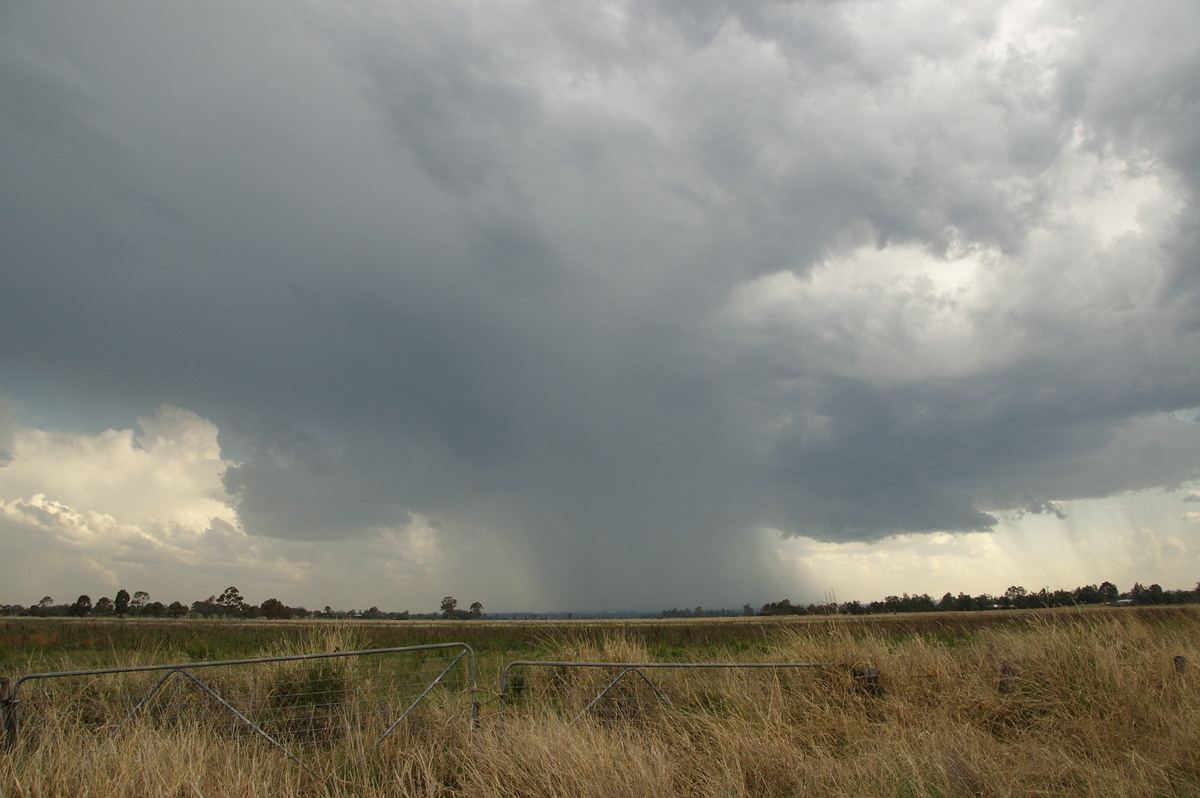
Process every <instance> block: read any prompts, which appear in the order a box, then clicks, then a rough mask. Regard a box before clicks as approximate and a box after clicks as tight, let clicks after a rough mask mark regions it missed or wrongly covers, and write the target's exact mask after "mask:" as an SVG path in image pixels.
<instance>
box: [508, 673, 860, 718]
mask: <svg viewBox="0 0 1200 798" xmlns="http://www.w3.org/2000/svg"><path fill="white" fill-rule="evenodd" d="M878 675H879V672H878V671H877V670H874V669H870V668H854V667H850V666H847V665H845V664H837V663H827V662H819V663H818V662H788V663H663V662H642V663H634V662H546V661H520V662H512V663H509V664H508V666H507V667H505V669H504V672H503V675H502V677H501V698H500V716H501V719H502V720H507V719H512V718H518V717H529V716H551V717H556V718H559V719H562V720H564V721H566V722H568V723H571V724H574V723H579V722H581V721H584V720H585V719H587V720H590V721H592V722H597V723H601V724H605V725H617V724H621V725H628V724H646V723H652V722H655V721H657V720H660V719H663V718H665V717H667V716H675V717H678V716H679V715H695V714H706V715H713V714H715V715H735V714H746V713H748V712H749V713H752V714H756V715H780V714H783V715H786V714H789V713H790V712H791V711H792V710H794V709H795V708H796V707H798V706H801V705H803V704H805V703H806V702H811V701H826V700H829V698H830V697H831V696H847V697H848V696H858V695H863V694H870V693H873V692H875V691H876V690H877V689H878Z"/></svg>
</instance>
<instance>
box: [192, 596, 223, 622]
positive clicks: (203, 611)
mask: <svg viewBox="0 0 1200 798" xmlns="http://www.w3.org/2000/svg"><path fill="white" fill-rule="evenodd" d="M220 611H221V605H219V604H217V597H216V596H209V597H208V598H206V599H202V600H200V601H193V602H192V612H194V613H196V614H197V615H203V616H204V617H205V618H211V617H212V616H213V615H215V614H217V613H218V612H220ZM186 614H187V613H186V612H185V613H184V615H186Z"/></svg>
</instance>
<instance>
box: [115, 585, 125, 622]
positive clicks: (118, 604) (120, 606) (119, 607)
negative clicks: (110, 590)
mask: <svg viewBox="0 0 1200 798" xmlns="http://www.w3.org/2000/svg"><path fill="white" fill-rule="evenodd" d="M113 611H114V612H116V613H117V615H122V616H123V615H125V614H126V613H127V612H129V591H128V590H126V589H125V588H121V589H120V590H118V591H117V595H116V597H115V598H114V599H113Z"/></svg>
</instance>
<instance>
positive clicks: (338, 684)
mask: <svg viewBox="0 0 1200 798" xmlns="http://www.w3.org/2000/svg"><path fill="white" fill-rule="evenodd" d="M7 702H8V704H7V709H8V711H7V713H6V714H7V715H8V717H9V719H10V721H9V725H10V727H11V728H10V730H9V732H10V733H9V735H8V736H9V743H10V745H22V744H33V743H36V742H37V741H38V740H39V739H44V738H49V739H51V740H54V739H60V738H63V737H65V736H66V735H70V734H73V733H77V732H78V731H79V730H81V729H83V730H87V731H89V732H91V733H92V734H94V735H97V736H106V737H117V736H118V735H121V734H125V733H129V732H131V731H132V730H134V729H142V730H145V729H151V730H154V731H156V732H171V733H181V734H183V735H185V736H186V735H196V734H201V735H213V734H215V735H219V736H220V737H221V738H222V739H224V740H228V743H229V744H230V745H268V746H273V747H274V748H277V749H278V750H279V751H280V752H281V753H282V754H283V755H284V756H286V757H288V758H289V759H291V760H293V761H294V762H296V763H297V764H298V765H300V766H301V767H303V768H304V769H305V770H308V771H309V772H310V773H313V767H314V760H319V759H321V758H323V757H325V756H326V754H327V752H328V751H329V750H330V749H331V748H332V747H334V746H337V745H340V744H344V743H349V744H352V745H353V746H354V747H355V748H356V749H362V748H376V747H378V746H380V745H381V744H383V743H384V742H385V741H386V740H388V739H389V738H390V737H392V736H394V735H397V734H430V733H436V732H438V731H441V730H444V729H445V728H446V727H447V726H450V725H463V724H469V723H470V722H471V720H473V719H474V718H475V717H476V715H477V710H478V707H477V705H476V703H475V655H474V652H473V651H472V650H471V648H470V646H468V645H466V644H465V643H442V644H432V645H424V646H408V647H404V648H382V649H370V650H365V651H346V652H333V653H325V654H301V655H295V656H281V657H261V658H257V659H242V660H222V661H214V662H190V663H181V664H175V665H148V666H139V667H130V668H107V669H100V670H86V671H67V672H60V673H38V674H31V675H29V676H24V677H21V678H20V679H18V680H17V681H16V682H15V683H14V684H13V686H12V687H11V690H10V691H9V695H8V696H7Z"/></svg>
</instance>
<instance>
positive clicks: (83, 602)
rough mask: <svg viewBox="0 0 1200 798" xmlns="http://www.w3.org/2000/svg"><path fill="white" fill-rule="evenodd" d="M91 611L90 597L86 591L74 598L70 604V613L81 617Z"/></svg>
mask: <svg viewBox="0 0 1200 798" xmlns="http://www.w3.org/2000/svg"><path fill="white" fill-rule="evenodd" d="M91 611H92V597H91V596H89V595H87V594H86V593H85V594H84V595H82V596H80V597H79V598H77V599H75V603H74V604H72V605H71V614H72V615H74V616H76V617H79V618H82V617H84V616H85V615H87V614H88V613H89V612H91Z"/></svg>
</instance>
